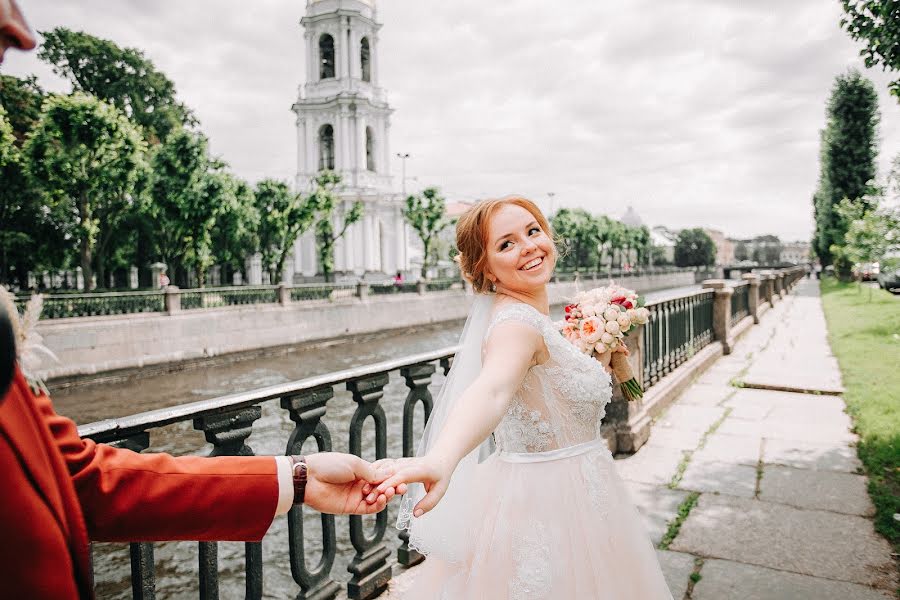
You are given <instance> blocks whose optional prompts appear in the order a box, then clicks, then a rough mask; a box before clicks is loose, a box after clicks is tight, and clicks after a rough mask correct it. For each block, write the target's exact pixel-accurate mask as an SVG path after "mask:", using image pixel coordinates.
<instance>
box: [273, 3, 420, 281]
mask: <svg viewBox="0 0 900 600" xmlns="http://www.w3.org/2000/svg"><path fill="white" fill-rule="evenodd" d="M300 25H301V27H302V28H303V38H304V41H305V52H306V81H305V82H304V83H302V84H301V85H300V86H299V93H298V98H297V101H296V102H295V103H294V105H293V106H292V107H291V109H292V110H293V112H294V113H295V114H296V116H297V121H296V122H297V176H296V181H295V185H296V189H297V190H298V191H307V190H311V189H312V188H313V187H314V185H315V178H316V175H317V174H318V173H319V171H323V170H326V169H330V170H333V171H336V172H337V173H340V175H341V178H342V182H341V187H340V188H339V194H338V195H339V197H340V199H341V206H340V207H339V208H338V209H337V210H336V211H335V213H336V214H335V224H334V225H335V231H340V230H341V228H342V227H343V224H342V220H343V214H344V212H345V211H348V210H349V209H350V207H351V206H352V205H353V203H354V202H356V201H362V202H363V204H364V216H363V218H362V219H361V220H360V221H359V222H357V223H356V224H354V225H352V226H351V227H350V228H349V229H348V230H347V232H346V233H345V234H344V237H343V238H341V239H340V240H338V242H337V243H336V244H335V274H336V276H337V280H338V281H340V280H341V279H348V278H352V279H354V280H355V279H357V278H359V277H368V278H371V279H383V278H384V277H385V275H393V274H394V273H396V272H397V271H404V272H407V271H409V270H410V268H411V266H412V265H411V264H410V261H411V258H412V257H411V254H413V253H414V251H413V252H411V250H410V244H415V240H414V239H411V238H415V234H413V233H412V232H411V230H410V229H409V227H408V226H407V225H406V223H405V220H404V218H403V214H402V207H403V205H404V198H403V197H402V196H401V195H400V194H398V193H395V192H394V191H393V183H392V181H393V180H392V177H391V172H390V164H391V160H390V159H391V151H390V143H389V141H390V127H391V113H392V112H393V110H392V109H391V107H390V105H389V104H388V102H387V98H386V95H385V91H384V89H383V88H381V87H380V86H379V85H378V54H379V53H378V45H379V43H378V31H379V29H381V24H379V23H378V15H377V10H376V7H375V0H307V3H306V15H305V16H304V17H303V18H302V19H301V20H300ZM293 263H294V264H293V269H292V270H293V272H294V276H293V280H294V281H295V282H300V281H304V280H307V279H308V278H312V277H314V276H316V274H317V273H319V271H320V269H319V261H318V257H317V250H316V244H315V240H314V233H313V231H307V232H306V233H305V234H304V235H303V236H301V237H300V239H298V240H297V243H296V245H295V248H294V260H293ZM288 280H289V281H290V277H289V278H288Z"/></svg>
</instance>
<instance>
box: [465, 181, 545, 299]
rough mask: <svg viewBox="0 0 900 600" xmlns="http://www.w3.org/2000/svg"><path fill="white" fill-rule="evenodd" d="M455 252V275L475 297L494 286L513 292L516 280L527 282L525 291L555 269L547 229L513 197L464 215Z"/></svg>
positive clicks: (532, 208)
mask: <svg viewBox="0 0 900 600" xmlns="http://www.w3.org/2000/svg"><path fill="white" fill-rule="evenodd" d="M456 247H457V248H459V251H460V254H459V264H460V269H461V270H462V273H463V275H464V276H465V277H466V278H467V279H468V280H469V281H471V282H472V286H473V287H474V288H475V290H476V291H477V292H486V291H488V290H490V289H491V288H492V287H493V286H495V285H496V284H497V283H498V282H499V283H501V284H504V285H507V286H512V287H518V285H519V283H520V278H521V277H528V278H529V281H530V283H529V286H533V285H534V281H533V279H534V278H535V277H545V278H546V279H545V281H544V283H546V282H547V281H549V279H550V275H551V274H552V272H553V267H554V266H555V265H556V247H555V245H554V243H553V233H552V231H551V228H550V223H548V222H547V219H546V217H544V215H543V213H541V211H540V209H539V208H538V207H537V205H535V204H534V202H532V201H531V200H528V199H527V198H521V197H518V196H510V197H507V198H498V199H495V200H485V201H483V202H480V203H478V204H476V205H475V206H473V207H472V208H471V209H469V210H468V211H467V212H466V213H465V214H464V215H463V216H462V218H460V220H459V223H458V224H457V226H456ZM514 249H517V250H518V251H517V252H516V251H513V250H514Z"/></svg>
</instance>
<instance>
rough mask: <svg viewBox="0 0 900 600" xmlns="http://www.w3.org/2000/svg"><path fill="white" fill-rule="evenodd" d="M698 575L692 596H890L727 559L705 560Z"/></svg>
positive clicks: (712, 599)
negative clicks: (699, 576)
mask: <svg viewBox="0 0 900 600" xmlns="http://www.w3.org/2000/svg"><path fill="white" fill-rule="evenodd" d="M700 575H701V576H702V578H701V579H700V581H699V582H697V583H696V584H695V585H694V591H693V593H692V594H691V598H692V600H885V599H886V598H892V597H893V596H892V595H891V593H890V592H889V591H887V590H877V589H874V588H871V587H867V586H863V585H858V584H855V583H846V582H844V581H832V580H828V579H819V578H818V577H809V576H808V575H798V574H796V573H787V572H785V571H776V570H774V569H767V568H765V567H757V566H753V565H746V564H741V563H736V562H731V561H727V560H714V559H710V560H707V561H705V562H704V563H703V568H702V569H701V571H700ZM673 597H674V598H675V599H676V600H678V598H679V596H673Z"/></svg>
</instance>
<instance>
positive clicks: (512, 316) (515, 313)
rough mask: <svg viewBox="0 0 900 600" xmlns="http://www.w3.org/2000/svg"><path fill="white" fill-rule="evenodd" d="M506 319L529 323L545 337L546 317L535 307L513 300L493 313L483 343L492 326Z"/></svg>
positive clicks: (488, 335) (492, 328)
mask: <svg viewBox="0 0 900 600" xmlns="http://www.w3.org/2000/svg"><path fill="white" fill-rule="evenodd" d="M507 321H516V322H518V323H525V324H526V325H530V326H531V327H533V328H534V329H536V330H537V332H538V333H539V334H541V337H544V338H546V333H547V319H546V317H545V316H544V315H542V314H541V313H540V312H538V310H537V309H535V308H533V307H531V306H529V305H527V304H525V303H522V302H514V303H511V304H508V305H507V306H504V307H503V308H501V309H500V310H499V311H497V314H495V315H494V318H493V319H491V322H490V324H489V325H488V328H487V331H485V332H484V342H485V344H486V343H487V340H488V339H489V338H490V337H491V332H492V331H493V330H494V327H496V326H497V325H499V324H500V323H505V322H507Z"/></svg>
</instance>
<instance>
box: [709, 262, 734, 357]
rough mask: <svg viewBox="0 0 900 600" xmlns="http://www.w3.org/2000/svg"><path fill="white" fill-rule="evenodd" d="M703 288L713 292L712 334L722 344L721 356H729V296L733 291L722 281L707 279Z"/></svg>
mask: <svg viewBox="0 0 900 600" xmlns="http://www.w3.org/2000/svg"><path fill="white" fill-rule="evenodd" d="M703 288H704V289H709V290H713V292H714V293H715V299H714V300H713V334H714V335H715V336H716V339H717V340H718V341H719V342H721V343H722V352H723V354H731V339H730V334H731V296H732V294H734V290H733V289H732V288H730V287H729V286H728V282H727V281H726V280H724V279H707V280H706V281H704V282H703Z"/></svg>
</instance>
